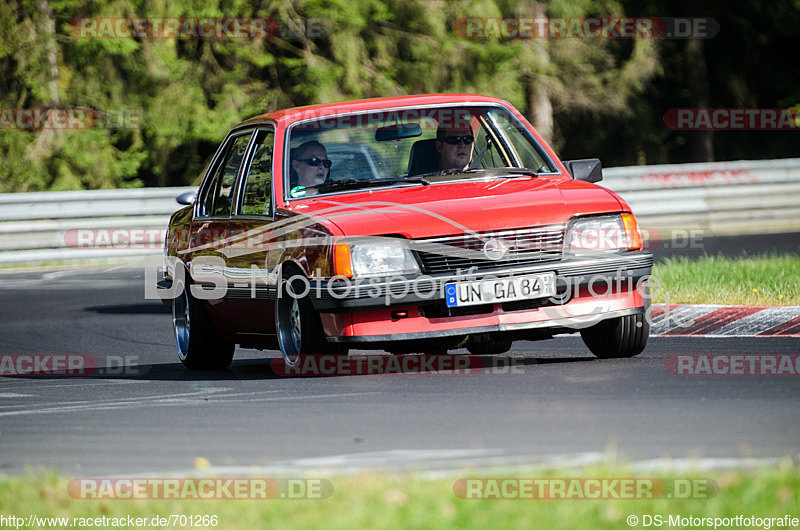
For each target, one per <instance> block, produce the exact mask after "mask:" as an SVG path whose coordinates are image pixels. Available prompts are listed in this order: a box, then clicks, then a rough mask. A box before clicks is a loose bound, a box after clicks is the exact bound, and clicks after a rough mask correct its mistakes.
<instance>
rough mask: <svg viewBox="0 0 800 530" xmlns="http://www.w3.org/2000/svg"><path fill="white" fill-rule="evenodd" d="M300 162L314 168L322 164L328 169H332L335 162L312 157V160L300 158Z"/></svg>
mask: <svg viewBox="0 0 800 530" xmlns="http://www.w3.org/2000/svg"><path fill="white" fill-rule="evenodd" d="M298 160H299V161H300V162H305V163H306V164H308V165H309V166H314V167H318V166H319V165H320V164H322V165H323V166H325V167H326V168H328V169H330V168H331V166H332V165H333V162H331V161H330V160H328V159H327V158H317V157H315V156H312V157H311V158H298Z"/></svg>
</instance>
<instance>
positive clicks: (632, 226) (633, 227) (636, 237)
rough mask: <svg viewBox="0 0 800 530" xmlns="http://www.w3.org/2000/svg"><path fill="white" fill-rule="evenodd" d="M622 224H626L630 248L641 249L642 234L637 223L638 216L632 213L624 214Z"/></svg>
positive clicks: (626, 234)
mask: <svg viewBox="0 0 800 530" xmlns="http://www.w3.org/2000/svg"><path fill="white" fill-rule="evenodd" d="M622 224H623V225H625V236H626V237H627V238H628V250H640V249H641V248H642V246H643V245H642V235H641V234H640V233H639V227H638V226H637V224H636V218H635V217H634V216H633V214H632V213H624V214H622Z"/></svg>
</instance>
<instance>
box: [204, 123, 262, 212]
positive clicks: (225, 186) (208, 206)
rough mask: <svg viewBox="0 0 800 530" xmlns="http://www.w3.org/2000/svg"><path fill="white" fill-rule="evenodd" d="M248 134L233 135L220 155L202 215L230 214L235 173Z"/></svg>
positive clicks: (240, 160) (242, 154)
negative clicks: (225, 150)
mask: <svg viewBox="0 0 800 530" xmlns="http://www.w3.org/2000/svg"><path fill="white" fill-rule="evenodd" d="M250 136H251V135H250V134H249V133H248V134H243V135H241V136H237V137H235V138H234V139H233V140H231V142H230V144H229V145H230V147H229V148H228V151H227V152H226V153H225V154H224V155H223V156H222V163H221V164H220V165H219V166H218V167H217V169H216V171H215V174H214V176H213V178H212V181H211V183H210V185H209V186H208V189H207V190H206V192H205V193H206V195H205V198H204V200H203V215H213V216H222V217H225V216H228V215H230V214H231V201H232V200H233V186H234V184H236V174H237V173H238V172H239V166H241V164H242V160H243V159H244V152H245V150H246V149H247V143H248V141H249V140H250Z"/></svg>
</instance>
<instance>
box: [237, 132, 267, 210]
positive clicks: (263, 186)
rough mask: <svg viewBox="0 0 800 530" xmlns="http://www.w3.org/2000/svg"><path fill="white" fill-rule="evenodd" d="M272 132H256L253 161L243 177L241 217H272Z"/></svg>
mask: <svg viewBox="0 0 800 530" xmlns="http://www.w3.org/2000/svg"><path fill="white" fill-rule="evenodd" d="M274 137H275V135H274V133H273V132H272V131H264V130H262V131H258V133H257V135H256V145H255V149H254V152H253V160H252V162H251V163H250V170H249V171H248V173H247V177H245V180H244V182H245V186H244V193H243V194H242V215H272V150H273V144H274Z"/></svg>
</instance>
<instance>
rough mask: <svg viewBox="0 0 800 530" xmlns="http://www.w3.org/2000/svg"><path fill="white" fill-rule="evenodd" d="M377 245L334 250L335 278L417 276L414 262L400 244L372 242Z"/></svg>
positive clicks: (341, 246)
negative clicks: (392, 275)
mask: <svg viewBox="0 0 800 530" xmlns="http://www.w3.org/2000/svg"><path fill="white" fill-rule="evenodd" d="M375 239H376V241H364V242H353V243H348V244H339V245H336V246H335V247H334V269H335V272H336V274H338V275H342V276H347V277H351V276H353V277H355V276H360V277H364V276H386V275H389V274H408V273H415V272H419V265H418V264H417V260H415V259H414V256H413V255H412V254H411V251H410V250H409V249H408V248H407V247H406V246H405V245H404V244H403V241H402V240H398V241H396V242H395V241H392V240H391V239H390V238H375Z"/></svg>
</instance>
